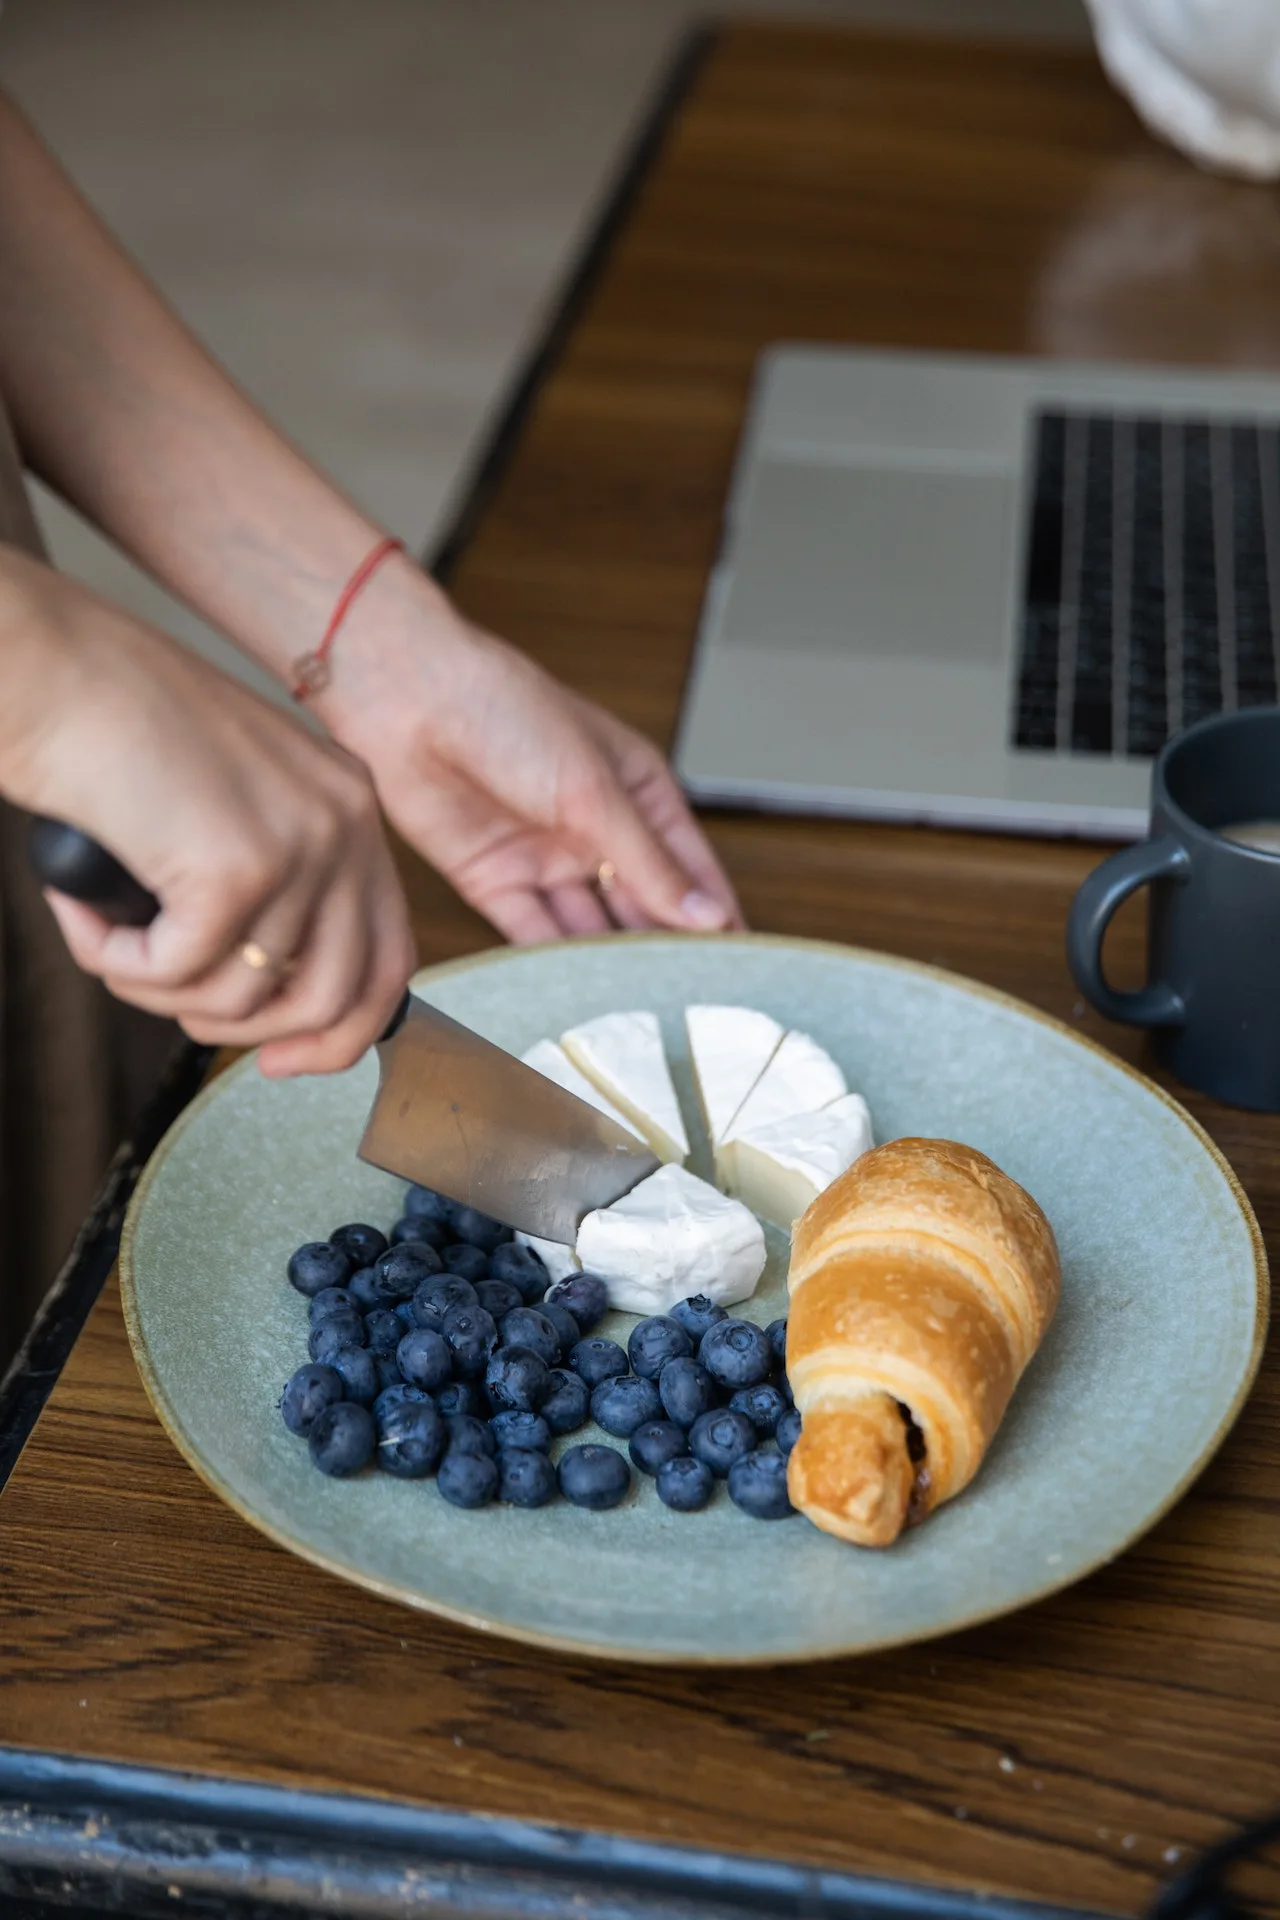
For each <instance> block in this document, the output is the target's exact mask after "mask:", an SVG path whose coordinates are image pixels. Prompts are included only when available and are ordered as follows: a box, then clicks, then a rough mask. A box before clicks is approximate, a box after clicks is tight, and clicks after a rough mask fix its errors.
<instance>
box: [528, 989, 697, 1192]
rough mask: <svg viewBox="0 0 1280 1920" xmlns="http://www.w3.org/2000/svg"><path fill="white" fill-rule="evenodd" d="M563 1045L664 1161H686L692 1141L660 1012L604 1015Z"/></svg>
mask: <svg viewBox="0 0 1280 1920" xmlns="http://www.w3.org/2000/svg"><path fill="white" fill-rule="evenodd" d="M560 1045H561V1046H562V1047H563V1048H564V1050H565V1052H566V1053H567V1054H568V1056H569V1058H570V1060H571V1061H572V1062H573V1064H574V1066H575V1067H577V1069H578V1071H579V1072H580V1073H583V1074H585V1075H586V1077H587V1079H588V1080H590V1081H591V1083H592V1085H593V1086H594V1087H596V1088H597V1089H598V1090H599V1091H600V1093H602V1094H603V1095H604V1097H605V1099H606V1100H608V1101H609V1102H611V1104H612V1105H613V1106H615V1107H617V1108H618V1109H620V1111H621V1112H623V1113H624V1114H625V1115H626V1116H627V1119H628V1120H629V1121H630V1122H631V1127H632V1130H633V1132H635V1133H638V1134H639V1135H640V1137H641V1138H642V1139H643V1140H645V1141H647V1143H648V1144H649V1146H651V1147H652V1148H653V1151H654V1152H655V1153H656V1154H657V1156H658V1158H659V1160H675V1161H680V1162H683V1161H684V1159H685V1158H686V1156H687V1154H688V1152H689V1138H688V1135H687V1134H686V1133H685V1130H684V1121H683V1120H682V1119H681V1117H680V1102H679V1101H678V1100H677V1099H676V1090H675V1088H674V1087H673V1086H672V1084H671V1069H670V1068H669V1067H668V1065H667V1056H666V1052H665V1051H664V1049H663V1045H662V1030H661V1028H660V1027H659V1025H658V1016H657V1014H656V1013H643V1012H631V1013H605V1014H601V1016H600V1018H599V1019H598V1020H588V1021H586V1022H585V1023H584V1024H583V1025H582V1026H580V1027H571V1028H570V1029H569V1031H568V1033H562V1034H561V1036H560Z"/></svg>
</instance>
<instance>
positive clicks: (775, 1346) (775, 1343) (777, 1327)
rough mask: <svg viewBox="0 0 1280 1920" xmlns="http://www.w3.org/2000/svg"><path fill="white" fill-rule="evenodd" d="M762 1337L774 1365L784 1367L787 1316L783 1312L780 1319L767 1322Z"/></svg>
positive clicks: (785, 1362)
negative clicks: (767, 1346) (770, 1352)
mask: <svg viewBox="0 0 1280 1920" xmlns="http://www.w3.org/2000/svg"><path fill="white" fill-rule="evenodd" d="M764 1337H765V1339H766V1340H767V1341H768V1342H769V1346H770V1349H771V1350H772V1353H773V1361H774V1365H775V1366H778V1367H785V1366H786V1364H787V1317H786V1315H785V1314H784V1315H783V1316H782V1318H781V1320H771V1321H770V1322H769V1324H768V1326H767V1327H766V1328H765V1330H764Z"/></svg>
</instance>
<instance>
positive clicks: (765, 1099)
mask: <svg viewBox="0 0 1280 1920" xmlns="http://www.w3.org/2000/svg"><path fill="white" fill-rule="evenodd" d="M848 1091H849V1088H848V1085H847V1083H846V1081H845V1077H844V1075H843V1074H842V1073H841V1071H840V1069H839V1067H838V1066H837V1065H836V1063H835V1061H834V1060H833V1059H832V1058H831V1055H830V1054H829V1053H826V1052H825V1051H824V1050H823V1048H821V1047H820V1046H819V1045H818V1043H817V1041H816V1040H811V1039H810V1038H809V1036H808V1034H807V1033H797V1032H795V1031H794V1030H793V1031H792V1032H790V1033H789V1034H787V1036H786V1038H785V1039H784V1040H783V1042H782V1044H781V1046H780V1047H779V1048H778V1051H777V1052H776V1053H775V1054H774V1056H773V1058H772V1060H771V1061H770V1062H769V1064H768V1066H767V1067H766V1068H765V1070H764V1072H763V1073H762V1074H761V1075H760V1078H759V1079H758V1080H757V1081H756V1084H755V1086H754V1087H753V1088H752V1089H751V1091H750V1093H749V1094H748V1095H747V1097H746V1099H745V1100H744V1101H743V1103H742V1105H741V1106H740V1107H739V1108H738V1111H737V1112H736V1113H735V1114H734V1116H733V1119H732V1120H731V1122H730V1123H729V1126H728V1127H727V1129H726V1130H725V1133H724V1135H723V1136H722V1137H723V1138H724V1139H725V1140H733V1139H736V1138H737V1136H738V1135H739V1134H741V1133H751V1132H754V1130H755V1128H756V1127H771V1126H772V1125H773V1123H774V1122H775V1120H789V1119H790V1118H791V1116H792V1114H795V1113H816V1112H817V1110H818V1108H819V1107H829V1106H830V1105H831V1102H832V1101H833V1100H838V1099H839V1098H840V1096H841V1095H842V1094H845V1093H848Z"/></svg>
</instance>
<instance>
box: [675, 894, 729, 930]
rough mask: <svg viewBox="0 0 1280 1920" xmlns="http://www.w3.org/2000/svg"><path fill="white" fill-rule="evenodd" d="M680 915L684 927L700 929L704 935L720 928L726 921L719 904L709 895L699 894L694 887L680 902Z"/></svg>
mask: <svg viewBox="0 0 1280 1920" xmlns="http://www.w3.org/2000/svg"><path fill="white" fill-rule="evenodd" d="M680 914H681V918H682V919H683V920H684V922H685V924H686V926H690V927H701V928H702V930H703V931H704V932H706V933H712V932H714V931H715V930H716V929H717V928H719V927H722V926H723V925H724V924H725V921H726V920H727V919H728V915H727V914H726V912H725V910H724V908H723V907H722V906H721V905H720V902H719V901H718V900H713V899H712V898H711V895H710V894H709V893H699V892H698V890H697V888H696V887H695V888H694V890H693V892H692V893H686V895H685V897H684V899H683V900H682V901H681V902H680Z"/></svg>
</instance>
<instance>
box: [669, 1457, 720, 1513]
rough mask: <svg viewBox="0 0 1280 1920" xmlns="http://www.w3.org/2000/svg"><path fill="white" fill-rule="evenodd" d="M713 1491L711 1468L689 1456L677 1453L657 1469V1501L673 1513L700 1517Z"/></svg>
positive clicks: (714, 1485)
mask: <svg viewBox="0 0 1280 1920" xmlns="http://www.w3.org/2000/svg"><path fill="white" fill-rule="evenodd" d="M715 1490H716V1482H715V1475H714V1474H713V1473H712V1471H711V1469H710V1467H708V1466H706V1465H705V1464H704V1462H703V1461H701V1460H695V1459H694V1457H693V1455H692V1454H691V1453H678V1454H676V1455H675V1457H674V1458H673V1459H671V1460H667V1461H665V1462H664V1464H663V1465H662V1466H661V1467H659V1469H658V1498H659V1500H661V1502H662V1504H663V1506H664V1507H670V1508H671V1510H672V1512H673V1513H699V1512H700V1511H701V1510H702V1508H703V1507H705V1506H706V1504H707V1502H708V1500H709V1499H710V1498H711V1496H712V1494H713V1493H714V1492H715Z"/></svg>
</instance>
